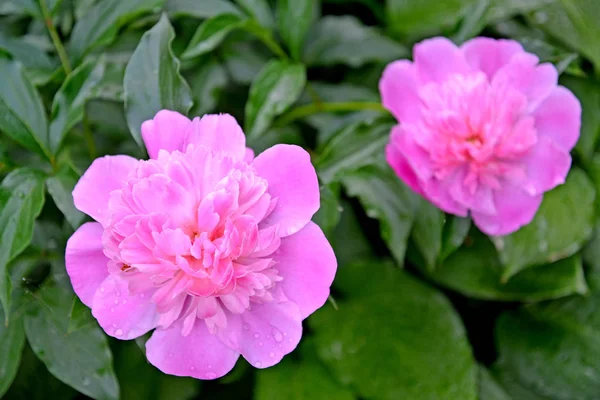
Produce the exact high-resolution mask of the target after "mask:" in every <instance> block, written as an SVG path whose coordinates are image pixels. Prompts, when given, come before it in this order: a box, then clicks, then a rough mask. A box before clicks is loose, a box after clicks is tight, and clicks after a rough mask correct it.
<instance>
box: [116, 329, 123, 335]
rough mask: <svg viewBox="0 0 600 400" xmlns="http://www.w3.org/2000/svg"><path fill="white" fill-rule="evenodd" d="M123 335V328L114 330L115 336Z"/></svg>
mask: <svg viewBox="0 0 600 400" xmlns="http://www.w3.org/2000/svg"><path fill="white" fill-rule="evenodd" d="M121 335H123V329H117V331H116V332H115V336H121Z"/></svg>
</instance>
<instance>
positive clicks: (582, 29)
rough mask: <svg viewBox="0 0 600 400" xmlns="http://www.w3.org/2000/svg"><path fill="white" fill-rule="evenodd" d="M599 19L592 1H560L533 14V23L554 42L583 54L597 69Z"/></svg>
mask: <svg viewBox="0 0 600 400" xmlns="http://www.w3.org/2000/svg"><path fill="white" fill-rule="evenodd" d="M599 18H600V9H599V8H598V3H597V2H596V1H595V0H561V1H556V2H554V3H552V4H548V6H546V7H544V8H543V9H541V10H539V11H538V12H537V13H535V14H534V16H533V22H534V23H537V24H538V25H539V26H540V27H541V28H542V29H543V30H544V31H546V32H547V33H548V34H550V35H551V36H553V37H554V38H555V39H556V40H557V41H559V42H562V43H564V44H565V45H567V46H569V47H570V48H572V49H574V50H577V51H578V52H581V53H583V54H584V55H585V56H586V57H588V58H589V59H590V60H591V61H592V63H594V65H595V67H596V69H597V70H600V43H598V37H599V36H600V26H599V25H598V19H599Z"/></svg>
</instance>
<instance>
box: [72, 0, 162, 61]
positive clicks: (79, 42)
mask: <svg viewBox="0 0 600 400" xmlns="http://www.w3.org/2000/svg"><path fill="white" fill-rule="evenodd" d="M164 2H165V0H127V1H124V0H103V1H101V2H97V3H96V4H95V5H94V6H92V7H91V8H90V9H89V10H88V11H87V12H86V13H85V15H84V16H83V17H82V18H81V19H78V20H77V23H76V24H75V27H74V28H73V32H72V33H71V38H72V39H71V42H70V46H69V50H70V52H69V54H70V56H71V59H72V60H73V61H74V63H75V64H77V63H79V61H80V60H81V59H82V58H83V56H84V55H85V54H86V53H87V52H88V51H90V50H91V49H93V48H96V47H100V46H105V45H107V44H110V43H111V42H112V41H113V40H114V39H115V38H116V36H117V33H118V32H119V29H120V28H121V27H122V26H123V25H125V24H127V23H128V22H129V21H132V20H134V19H135V18H136V17H138V16H139V15H142V14H145V13H150V12H156V11H158V10H159V9H160V7H162V6H163V4H164Z"/></svg>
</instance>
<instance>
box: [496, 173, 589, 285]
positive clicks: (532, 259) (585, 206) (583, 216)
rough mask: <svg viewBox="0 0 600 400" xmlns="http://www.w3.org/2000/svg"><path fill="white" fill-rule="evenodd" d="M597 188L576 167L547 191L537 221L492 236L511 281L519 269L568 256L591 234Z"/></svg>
mask: <svg viewBox="0 0 600 400" xmlns="http://www.w3.org/2000/svg"><path fill="white" fill-rule="evenodd" d="M594 198H595V190H594V186H593V185H592V182H591V181H590V179H589V178H588V177H587V175H586V174H585V173H584V172H583V171H582V170H580V169H577V168H573V169H572V170H571V172H570V173H569V176H568V177H567V181H566V182H565V184H564V185H561V186H559V187H557V188H556V189H554V190H552V191H550V192H548V193H546V194H545V195H544V200H543V201H542V205H541V206H540V209H539V210H538V212H537V214H536V215H535V217H534V219H533V221H532V222H531V223H530V224H529V225H526V226H525V227H523V228H521V229H520V230H518V231H516V232H515V233H512V234H510V235H508V236H501V237H494V238H493V239H492V240H493V242H494V245H495V246H496V248H497V249H498V252H499V254H500V260H501V261H502V264H503V265H504V271H503V273H502V278H503V280H504V281H507V280H508V279H509V278H510V277H511V276H513V275H514V274H516V273H517V272H519V271H521V270H523V269H525V268H528V267H531V266H534V265H540V264H545V263H548V262H553V261H556V260H560V259H562V258H565V257H568V256H570V255H571V254H574V253H575V252H577V251H578V250H579V249H580V248H581V247H582V246H583V244H584V243H585V242H586V241H587V240H588V239H589V238H590V236H591V234H592V229H593V227H594Z"/></svg>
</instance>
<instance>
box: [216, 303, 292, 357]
mask: <svg viewBox="0 0 600 400" xmlns="http://www.w3.org/2000/svg"><path fill="white" fill-rule="evenodd" d="M279 297H280V298H279V299H275V300H273V301H270V302H268V303H264V304H252V309H251V310H248V311H246V312H245V313H243V314H241V315H235V314H229V315H228V316H227V328H226V329H225V330H224V331H220V332H219V333H218V335H219V337H220V339H221V341H222V342H223V343H225V344H227V345H228V346H230V347H232V348H235V349H237V350H239V352H240V353H242V355H243V356H244V358H245V359H246V360H247V361H248V362H249V363H250V364H252V365H253V366H255V367H256V368H267V367H271V366H273V365H275V364H277V363H278V362H279V361H281V359H282V358H283V356H285V355H286V354H288V353H290V352H292V351H293V350H294V349H295V348H296V346H297V345H298V343H299V342H300V338H301V337H302V316H301V315H300V310H299V309H298V306H297V305H296V303H293V302H291V301H288V300H285V296H279Z"/></svg>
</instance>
